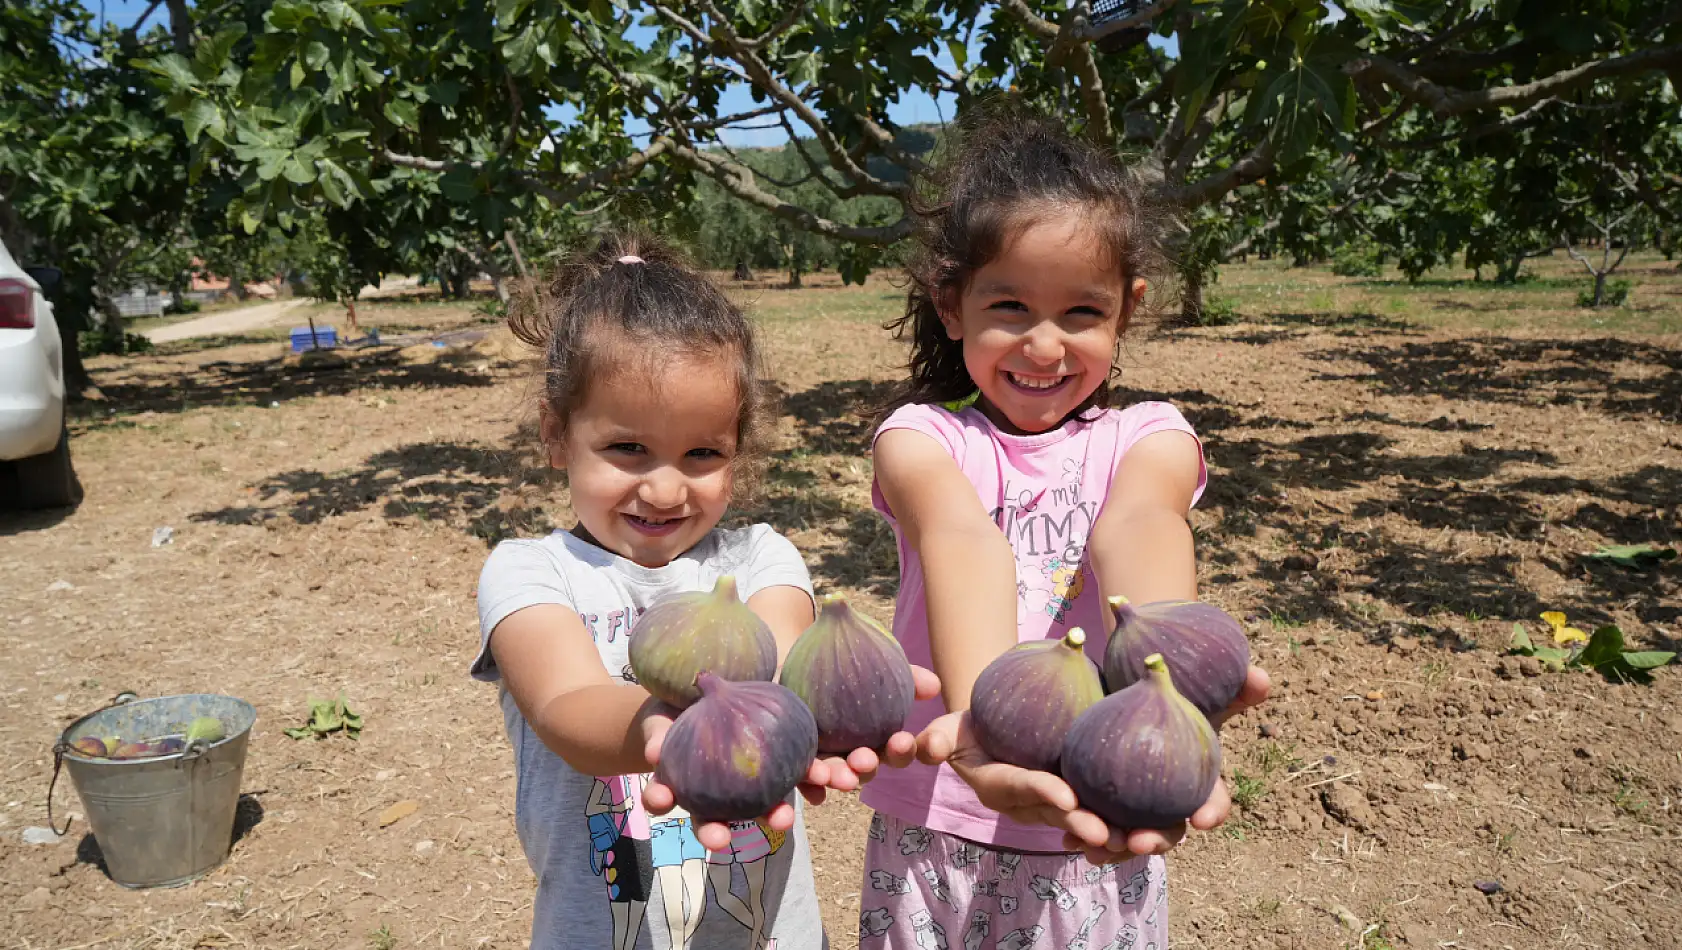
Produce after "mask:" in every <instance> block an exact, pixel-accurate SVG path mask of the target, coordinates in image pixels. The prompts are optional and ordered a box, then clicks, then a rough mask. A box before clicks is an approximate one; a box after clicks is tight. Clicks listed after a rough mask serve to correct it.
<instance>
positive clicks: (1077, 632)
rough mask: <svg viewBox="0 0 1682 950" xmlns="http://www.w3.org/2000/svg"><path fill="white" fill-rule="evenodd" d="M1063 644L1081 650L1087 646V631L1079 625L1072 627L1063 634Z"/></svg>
mask: <svg viewBox="0 0 1682 950" xmlns="http://www.w3.org/2000/svg"><path fill="white" fill-rule="evenodd" d="M1063 645H1064V646H1066V647H1068V648H1069V649H1071V650H1079V649H1080V648H1081V647H1083V646H1086V631H1085V630H1082V629H1081V628H1079V627H1070V628H1069V632H1068V633H1066V634H1064V635H1063Z"/></svg>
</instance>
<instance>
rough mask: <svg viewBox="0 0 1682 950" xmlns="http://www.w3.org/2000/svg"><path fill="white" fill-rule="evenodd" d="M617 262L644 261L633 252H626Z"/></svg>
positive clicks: (631, 262) (634, 262)
mask: <svg viewBox="0 0 1682 950" xmlns="http://www.w3.org/2000/svg"><path fill="white" fill-rule="evenodd" d="M619 263H621V264H641V263H644V261H643V259H642V258H640V257H638V256H636V255H635V254H626V255H625V256H624V257H621V258H620V259H619Z"/></svg>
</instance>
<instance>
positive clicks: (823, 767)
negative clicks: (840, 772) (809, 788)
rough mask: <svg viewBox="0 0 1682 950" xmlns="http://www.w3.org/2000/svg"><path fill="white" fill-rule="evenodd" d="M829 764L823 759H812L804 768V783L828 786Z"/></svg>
mask: <svg viewBox="0 0 1682 950" xmlns="http://www.w3.org/2000/svg"><path fill="white" fill-rule="evenodd" d="M829 771H830V769H829V762H827V761H826V760H824V759H813V760H812V764H811V765H809V766H807V767H806V782H807V784H810V785H828V784H829Z"/></svg>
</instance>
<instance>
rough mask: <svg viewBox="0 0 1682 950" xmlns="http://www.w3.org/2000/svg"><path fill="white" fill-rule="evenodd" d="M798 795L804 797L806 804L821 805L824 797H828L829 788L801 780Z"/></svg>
mask: <svg viewBox="0 0 1682 950" xmlns="http://www.w3.org/2000/svg"><path fill="white" fill-rule="evenodd" d="M800 797H801V798H804V799H806V804H808V805H822V804H823V802H824V799H825V798H828V797H829V789H827V788H825V787H824V786H822V785H813V784H811V783H810V782H801V783H800Z"/></svg>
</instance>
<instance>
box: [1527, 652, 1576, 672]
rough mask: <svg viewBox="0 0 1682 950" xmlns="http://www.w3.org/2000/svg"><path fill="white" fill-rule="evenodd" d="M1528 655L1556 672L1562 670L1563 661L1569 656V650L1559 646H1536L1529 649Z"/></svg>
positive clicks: (1563, 666)
mask: <svg viewBox="0 0 1682 950" xmlns="http://www.w3.org/2000/svg"><path fill="white" fill-rule="evenodd" d="M1529 655H1530V656H1534V657H1535V658H1536V659H1538V660H1541V661H1542V665H1543V666H1545V667H1547V668H1548V669H1550V670H1553V671H1554V672H1556V673H1557V672H1559V671H1561V670H1564V669H1565V661H1566V660H1568V659H1570V658H1571V653H1570V651H1568V650H1562V649H1560V648H1559V647H1538V648H1537V649H1535V650H1533V651H1531V652H1530V654H1529Z"/></svg>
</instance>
